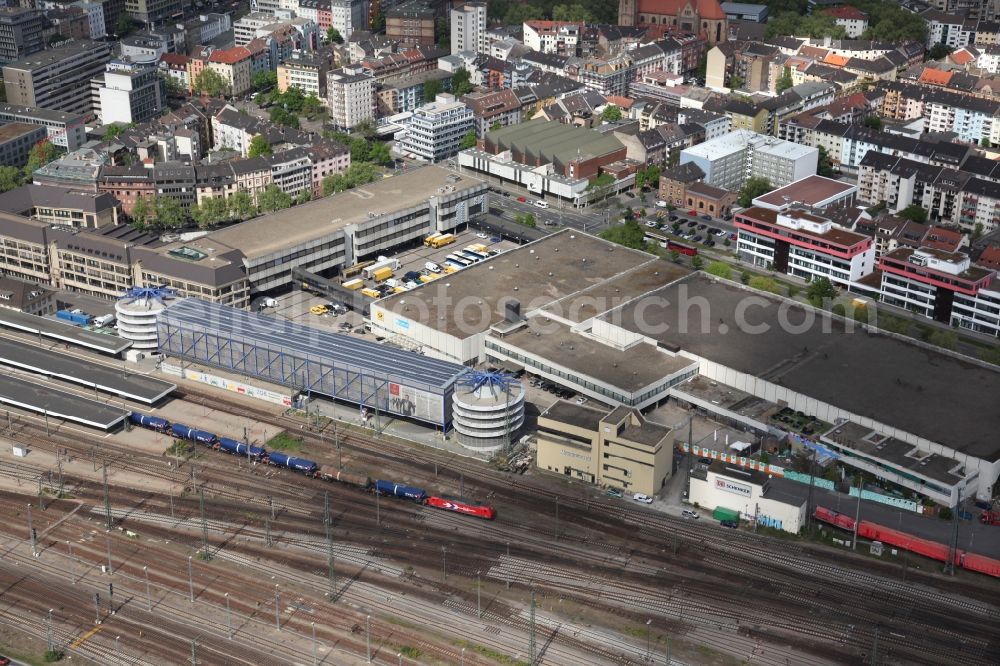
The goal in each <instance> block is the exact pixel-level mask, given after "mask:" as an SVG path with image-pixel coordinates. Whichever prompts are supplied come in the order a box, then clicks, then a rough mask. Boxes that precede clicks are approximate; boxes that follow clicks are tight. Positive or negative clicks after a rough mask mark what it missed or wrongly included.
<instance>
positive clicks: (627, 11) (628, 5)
mask: <svg viewBox="0 0 1000 666" xmlns="http://www.w3.org/2000/svg"><path fill="white" fill-rule="evenodd" d="M635 1H636V0H618V25H635V23H636V19H637V18H638V16H637V15H636V6H635Z"/></svg>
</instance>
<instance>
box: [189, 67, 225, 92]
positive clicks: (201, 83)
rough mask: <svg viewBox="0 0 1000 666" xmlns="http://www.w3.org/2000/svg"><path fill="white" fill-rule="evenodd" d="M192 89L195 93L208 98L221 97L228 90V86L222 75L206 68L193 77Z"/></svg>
mask: <svg viewBox="0 0 1000 666" xmlns="http://www.w3.org/2000/svg"><path fill="white" fill-rule="evenodd" d="M193 87H194V90H195V91H196V92H201V93H205V94H206V95H208V96H209V97H221V96H222V95H223V94H224V93H225V92H226V91H228V90H229V84H228V83H227V82H226V80H225V79H224V78H222V74H219V73H218V72H217V71H215V70H214V69H210V68H208V67H206V68H205V69H203V70H201V72H199V73H198V76H196V77H194V86H193Z"/></svg>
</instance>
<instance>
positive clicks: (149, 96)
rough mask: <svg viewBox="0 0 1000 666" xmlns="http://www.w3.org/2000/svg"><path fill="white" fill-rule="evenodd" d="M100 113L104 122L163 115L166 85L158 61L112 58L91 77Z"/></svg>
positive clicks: (134, 121)
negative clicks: (145, 61)
mask: <svg viewBox="0 0 1000 666" xmlns="http://www.w3.org/2000/svg"><path fill="white" fill-rule="evenodd" d="M91 89H92V91H93V92H94V94H95V96H96V98H97V101H96V103H95V105H94V106H95V109H96V112H97V116H98V117H99V118H100V119H101V123H102V124H104V125H110V124H111V123H122V124H125V125H128V124H130V123H141V122H145V121H147V120H149V119H150V118H155V117H157V116H159V115H160V111H161V110H162V109H163V105H164V102H165V101H166V89H165V87H164V85H163V80H162V79H161V78H160V75H159V72H158V69H157V67H156V66H155V65H146V64H139V63H134V62H131V61H129V60H127V59H118V60H112V61H111V62H109V63H108V64H107V65H106V68H105V71H104V74H103V75H102V76H100V77H98V78H95V79H93V80H92V81H91Z"/></svg>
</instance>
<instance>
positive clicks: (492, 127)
mask: <svg viewBox="0 0 1000 666" xmlns="http://www.w3.org/2000/svg"><path fill="white" fill-rule="evenodd" d="M498 129H500V121H499V120H494V121H493V124H492V125H490V131H491V132H496V131H497V130H498ZM983 141H986V142H987V143H989V139H983ZM985 147H986V148H989V146H985Z"/></svg>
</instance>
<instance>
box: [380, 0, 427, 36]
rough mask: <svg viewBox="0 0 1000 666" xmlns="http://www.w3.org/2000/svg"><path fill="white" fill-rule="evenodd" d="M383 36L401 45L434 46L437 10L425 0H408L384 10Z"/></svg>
mask: <svg viewBox="0 0 1000 666" xmlns="http://www.w3.org/2000/svg"><path fill="white" fill-rule="evenodd" d="M384 15H385V36H386V37H388V38H389V39H391V40H392V41H394V42H399V44H400V45H401V46H434V45H435V44H437V38H436V36H435V34H434V33H435V27H436V18H437V12H436V11H435V9H434V7H432V6H431V5H430V3H428V2H427V1H426V0H409V2H404V3H402V4H400V5H396V6H395V7H392V8H390V9H387V10H385V12H384Z"/></svg>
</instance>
